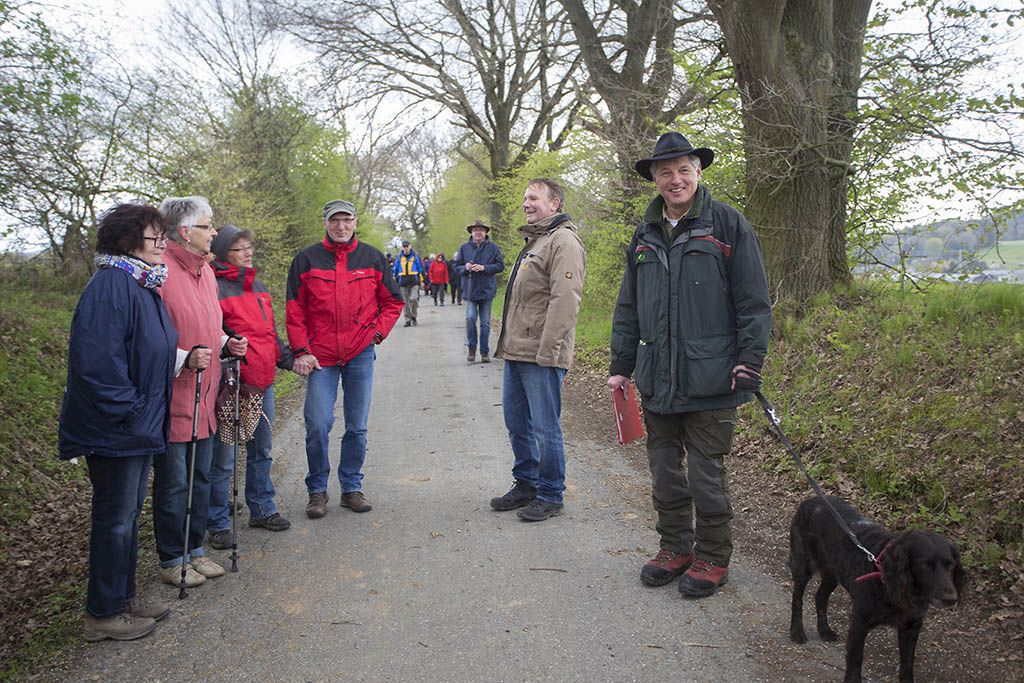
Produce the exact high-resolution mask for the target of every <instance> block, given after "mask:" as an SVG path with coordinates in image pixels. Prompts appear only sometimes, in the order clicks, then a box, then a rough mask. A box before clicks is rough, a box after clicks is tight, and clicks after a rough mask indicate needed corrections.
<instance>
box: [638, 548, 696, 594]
mask: <svg viewBox="0 0 1024 683" xmlns="http://www.w3.org/2000/svg"><path fill="white" fill-rule="evenodd" d="M693 559H694V558H693V553H689V554H688V555H681V554H679V553H674V552H672V551H671V550H666V549H665V548H662V549H661V550H659V551H658V554H657V555H655V556H654V557H653V558H652V559H650V560H647V562H645V563H644V566H643V567H642V568H641V569H640V581H641V582H642V583H643V584H644V585H645V586H664V585H665V584H667V583H669V582H670V581H672V579H674V578H676V577H677V576H679V575H680V574H682V573H683V572H685V571H686V570H687V569H689V567H690V565H691V564H693Z"/></svg>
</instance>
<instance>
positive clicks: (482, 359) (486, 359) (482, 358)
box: [480, 352, 491, 363]
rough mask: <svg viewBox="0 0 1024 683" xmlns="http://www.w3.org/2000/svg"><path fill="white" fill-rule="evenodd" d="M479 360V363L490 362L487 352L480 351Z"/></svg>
mask: <svg viewBox="0 0 1024 683" xmlns="http://www.w3.org/2000/svg"><path fill="white" fill-rule="evenodd" d="M480 362H481V363H490V362H491V357H490V356H489V355H488V354H486V353H483V352H481V353H480Z"/></svg>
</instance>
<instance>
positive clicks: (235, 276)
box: [212, 260, 256, 289]
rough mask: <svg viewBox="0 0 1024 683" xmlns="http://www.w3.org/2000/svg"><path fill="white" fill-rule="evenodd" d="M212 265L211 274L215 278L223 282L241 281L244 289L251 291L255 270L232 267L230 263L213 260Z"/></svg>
mask: <svg viewBox="0 0 1024 683" xmlns="http://www.w3.org/2000/svg"><path fill="white" fill-rule="evenodd" d="M212 265H213V274H214V275H216V276H217V277H219V278H224V279H225V280H231V281H232V282H237V281H239V280H241V281H242V282H243V284H244V286H245V289H252V283H253V280H255V279H256V269H255V268H242V267H239V266H233V265H231V264H230V263H225V262H224V261H220V260H215V261H214V262H213V264H212Z"/></svg>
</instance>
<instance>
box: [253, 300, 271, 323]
mask: <svg viewBox="0 0 1024 683" xmlns="http://www.w3.org/2000/svg"><path fill="white" fill-rule="evenodd" d="M256 303H258V304H259V305H260V313H262V314H263V322H270V320H269V319H268V318H267V311H266V310H265V309H264V308H263V299H260V298H258V297H257V299H256Z"/></svg>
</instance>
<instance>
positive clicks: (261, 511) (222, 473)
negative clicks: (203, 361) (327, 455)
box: [207, 225, 293, 550]
mask: <svg viewBox="0 0 1024 683" xmlns="http://www.w3.org/2000/svg"><path fill="white" fill-rule="evenodd" d="M211 250H212V251H213V255H214V259H215V260H214V261H213V264H212V265H213V272H214V274H215V275H216V276H217V295H218V297H219V298H220V308H221V310H222V311H223V312H224V332H225V334H228V335H239V336H243V337H245V338H246V339H248V340H249V352H248V354H246V362H245V363H242V364H241V374H242V384H243V385H247V384H248V385H252V386H254V387H256V388H258V389H261V390H262V391H263V415H262V417H261V418H260V421H259V425H258V426H257V427H256V432H255V433H254V434H253V437H252V439H251V440H249V442H248V443H246V444H245V503H246V505H247V506H248V507H249V526H252V527H261V528H263V529H269V530H270V531H284V530H285V529H287V528H288V527H290V526H291V523H290V522H289V521H288V520H287V519H285V518H284V517H283V516H282V515H281V513H279V512H278V511H277V505H275V503H274V493H275V492H274V483H273V482H272V481H271V480H270V466H271V464H272V463H273V460H272V459H271V457H270V450H271V447H272V436H273V429H272V424H273V422H274V373H275V369H276V368H283V369H285V370H291V369H292V362H293V358H292V352H291V350H290V349H289V348H288V346H287V345H286V344H284V343H283V342H282V341H281V339H280V338H278V336H277V328H276V327H275V326H274V309H273V306H272V304H271V301H270V293H269V292H268V291H267V288H266V287H265V286H264V285H263V283H262V282H260V281H259V280H257V279H256V268H254V267H253V253H254V245H253V239H252V233H251V232H249V231H248V230H241V229H239V228H237V227H235V226H234V225H225V226H224V227H223V228H221V229H220V230H218V231H217V237H216V238H215V239H214V240H213V244H212V245H211ZM234 448H235V447H234V446H233V445H231V446H229V445H227V444H225V443H223V442H222V441H221V440H220V439H219V438H218V439H217V442H216V444H215V445H214V454H213V465H212V466H211V468H210V516H209V521H208V523H207V529H208V530H209V532H210V545H212V546H213V547H214V548H218V549H221V550H223V549H226V548H230V547H231V546H232V540H233V539H232V537H231V520H230V519H229V518H228V517H229V509H230V501H229V496H228V484H229V481H230V477H231V464H232V461H233V455H234Z"/></svg>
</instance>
